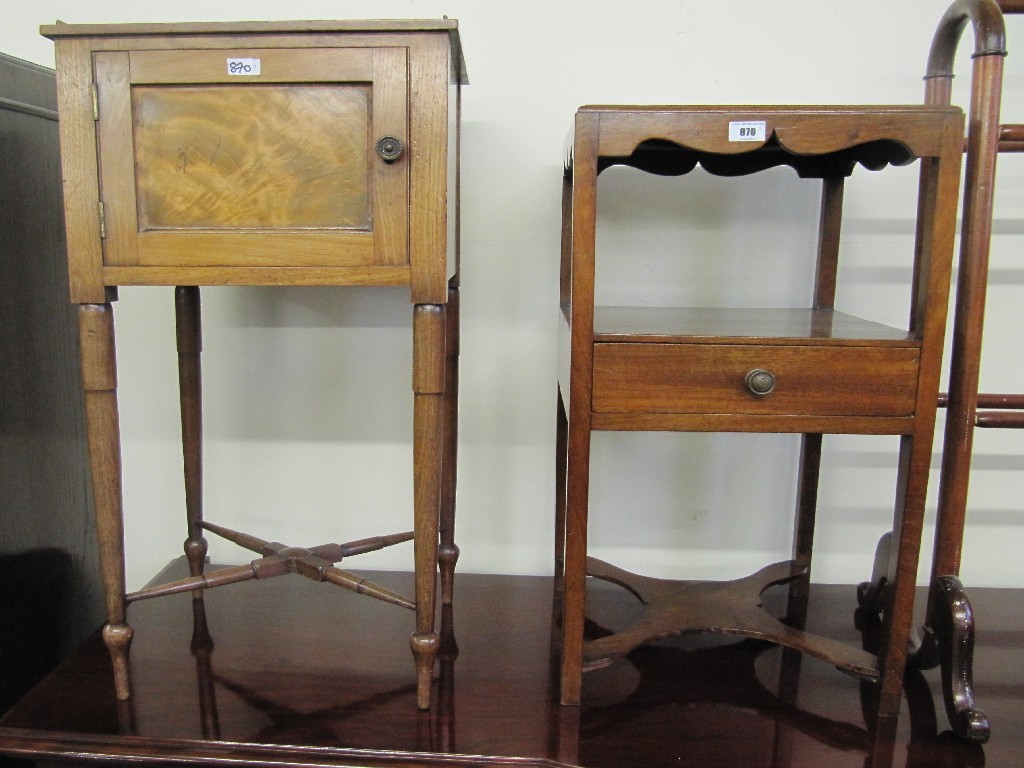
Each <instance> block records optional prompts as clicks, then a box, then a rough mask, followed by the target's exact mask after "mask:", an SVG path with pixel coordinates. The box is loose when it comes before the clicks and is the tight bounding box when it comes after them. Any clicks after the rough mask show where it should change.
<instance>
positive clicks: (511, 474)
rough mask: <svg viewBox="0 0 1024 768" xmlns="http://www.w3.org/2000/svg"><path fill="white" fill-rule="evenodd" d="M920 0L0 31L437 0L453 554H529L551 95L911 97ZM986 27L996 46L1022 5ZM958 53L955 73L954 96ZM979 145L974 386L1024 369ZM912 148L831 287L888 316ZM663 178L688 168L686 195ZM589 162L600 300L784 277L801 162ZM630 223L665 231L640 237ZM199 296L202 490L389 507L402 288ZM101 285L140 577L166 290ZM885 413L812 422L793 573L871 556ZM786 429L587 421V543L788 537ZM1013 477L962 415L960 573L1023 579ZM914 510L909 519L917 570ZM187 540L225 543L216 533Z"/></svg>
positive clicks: (1017, 198) (165, 485) (215, 505)
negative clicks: (799, 562) (454, 37)
mask: <svg viewBox="0 0 1024 768" xmlns="http://www.w3.org/2000/svg"><path fill="white" fill-rule="evenodd" d="M946 4H947V3H946V0H908V1H906V2H893V1H892V0H860V1H859V2H856V3H852V2H849V1H848V0H841V1H840V0H820V1H817V2H807V1H804V2H799V1H798V0H776V2H773V3H753V2H717V3H692V2H684V1H683V0H657V1H655V2H639V3H631V4H624V3H614V2H609V1H608V0H600V1H597V2H574V3H560V2H554V1H553V0H544V1H543V2H541V1H539V0H519V1H518V2H515V3H500V4H499V3H486V2H479V1H477V2H472V1H470V0H449V1H448V2H437V1H435V0H423V1H422V2H412V1H411V0H373V1H372V2H371V1H369V0H366V1H352V2H343V1H339V0H331V1H330V2H328V1H327V0H293V1H292V2H290V3H287V4H282V3H277V2H273V3H272V2H268V1H267V0H249V2H247V3H239V2H237V1H235V2H227V1H226V0H202V1H201V2H200V1H199V0H177V2H174V3H140V2H137V0H136V1H134V2H127V1H125V0H73V1H72V0H34V2H32V3H8V4H7V5H6V7H5V10H4V13H3V18H4V24H3V26H2V27H0V50H3V51H4V52H6V53H9V54H12V55H15V56H20V57H22V58H26V59H30V60H32V61H36V62H39V63H42V64H46V65H50V66H52V64H53V57H52V48H51V44H50V42H49V41H47V40H45V39H43V38H41V37H39V36H38V34H37V28H38V25H39V24H41V23H51V22H53V21H54V20H57V19H61V20H64V21H68V22H128V21H201V20H230V19H281V18H343V17H347V18H364V17H365V18H381V17H392V18H407V17H411V18H420V17H437V16H440V15H442V14H447V15H448V16H450V17H452V18H458V19H459V21H460V27H461V30H462V36H463V43H464V47H465V53H466V57H467V61H468V66H469V73H470V79H471V83H472V84H471V85H470V86H469V88H468V89H467V90H466V91H465V96H464V105H465V106H464V130H463V136H464V142H465V147H464V158H463V159H464V177H463V178H464V182H463V190H464V193H463V200H464V209H463V222H464V230H463V254H464V258H463V348H462V397H461V423H462V431H461V435H460V452H461V453H460V461H459V479H460V487H459V519H458V541H459V543H460V545H461V547H462V551H463V556H462V561H461V566H460V567H461V568H462V570H465V571H481V572H511V573H549V572H550V568H551V566H550V552H551V550H552V496H553V482H554V480H553V452H554V445H553V444H554V400H555V390H554V376H555V362H556V360H555V358H556V351H555V338H556V327H557V314H556V303H557V261H558V241H559V195H560V183H561V182H560V171H561V152H562V144H563V140H564V137H565V135H566V131H567V129H568V127H569V123H570V119H571V116H572V114H573V112H574V110H575V108H576V107H577V106H579V105H581V104H585V103H712V104H713V103H748V104H750V103H753V104H756V103H844V102H845V103H884V102H918V101H919V100H920V98H921V94H922V91H923V86H922V83H921V78H920V75H921V73H922V71H923V68H924V64H925V59H926V54H927V51H928V46H929V42H930V39H931V34H932V31H933V29H934V25H935V23H936V22H937V20H938V18H939V17H940V16H941V14H942V12H943V10H944V9H945V6H946ZM1009 28H1010V45H1011V51H1013V50H1015V49H1014V46H1013V41H1014V40H1024V19H1020V20H1013V19H1011V20H1010V24H1009ZM970 45H971V44H970V42H966V43H965V44H964V46H962V48H961V51H960V56H959V57H958V58H959V59H960V62H959V67H958V71H959V72H962V73H963V72H966V71H967V67H968V65H969V53H970ZM1021 61H1024V58H1021V57H1011V58H1010V59H1009V61H1008V72H1007V79H1006V91H1005V93H1006V96H1005V100H1006V103H1007V104H1008V107H1007V109H1006V110H1005V112H1006V115H1007V119H1017V120H1024V108H1022V109H1020V110H1016V115H1015V110H1014V107H1015V106H1016V105H1018V104H1022V103H1024V99H1022V98H1021V96H1024V79H1022V75H1021V73H1022V72H1024V69H1022V67H1024V64H1021V63H1020V62H1021ZM966 80H967V78H964V77H961V78H960V79H959V82H960V85H959V86H958V91H957V93H958V99H959V101H960V103H963V101H964V93H963V88H964V87H965V86H966ZM1000 162H1001V172H1000V176H999V184H998V187H999V194H1000V196H999V199H998V203H997V207H996V219H997V221H996V237H995V241H994V252H993V267H994V272H993V276H992V283H993V288H992V292H991V300H990V308H991V312H990V316H989V318H990V320H989V329H988V331H989V332H988V336H987V341H986V344H987V357H986V362H985V366H984V370H983V379H984V383H985V387H986V388H988V389H995V390H1011V391H1012V390H1013V389H1014V388H1017V383H1018V382H1019V381H1020V380H1021V378H1022V377H1021V373H1022V372H1024V371H1022V368H1024V365H1022V363H1021V359H1020V355H1019V354H1018V350H1019V346H1018V344H1017V343H1015V338H1016V320H1015V318H1014V316H1013V315H1012V309H1013V308H1014V307H1015V306H1019V305H1020V304H1021V301H1022V298H1024V270H1022V268H1021V265H1020V262H1019V261H1015V260H1014V254H1015V251H1016V250H1018V249H1019V246H1020V244H1021V236H1022V235H1024V227H1022V225H1021V219H1020V217H1019V214H1018V211H1019V210H1020V203H1021V202H1022V195H1024V179H1022V171H1024V168H1022V166H1021V162H1022V161H1021V160H1020V159H1019V158H1018V157H1016V156H1009V157H1005V158H1004V159H1002V160H1001V161H1000ZM915 174H916V168H914V169H910V170H901V171H896V172H895V173H892V174H885V175H873V174H869V173H867V172H865V171H859V172H857V173H856V174H855V177H854V180H853V183H852V184H851V185H850V186H849V192H848V203H847V216H848V225H847V230H846V237H845V241H844V251H843V259H842V263H843V270H842V273H841V280H842V281H843V285H844V290H843V292H842V298H841V306H842V307H843V308H847V309H855V310H856V311H857V312H858V313H863V314H866V315H868V316H870V317H872V318H874V319H880V320H889V321H891V322H893V323H896V324H901V323H903V320H904V317H905V315H906V298H905V296H906V290H905V282H906V279H907V276H908V264H909V253H910V250H909V249H910V244H911V235H912V221H911V215H912V211H911V209H910V208H908V207H903V206H901V201H902V200H903V199H905V198H906V197H907V196H908V194H912V192H913V191H914V186H915V180H914V176H915ZM687 188H690V189H696V190H698V198H697V202H696V203H694V202H692V201H691V203H690V205H689V206H684V204H683V203H682V202H681V198H679V195H680V194H681V193H682V191H683V190H685V189H687ZM633 191H636V192H637V193H638V194H635V195H628V196H627V193H630V192H633ZM602 192H603V197H602V208H601V221H602V227H601V230H600V233H599V250H600V258H601V263H602V266H605V267H606V268H607V270H606V272H605V273H604V275H605V277H604V278H603V279H602V280H601V282H600V285H599V288H598V292H599V295H600V296H601V297H603V298H604V299H605V300H606V301H618V300H622V301H627V300H640V301H645V302H648V303H651V304H659V303H669V302H672V301H678V300H689V301H698V302H700V303H706V304H719V305H725V306H730V305H742V304H745V303H754V304H760V305H770V304H775V305H794V306H795V305H801V304H804V303H805V302H806V300H807V297H808V294H809V290H810V280H811V271H812V270H811V255H812V252H813V247H814V240H815V233H814V229H815V224H816V212H815V208H816V203H817V196H818V190H817V185H816V184H814V183H811V182H798V181H797V180H796V179H795V177H794V176H793V174H792V173H790V172H788V171H782V170H780V171H777V172H771V173H768V174H765V175H763V176H761V177H757V178H754V179H748V180H747V182H746V183H743V182H736V181H735V180H731V181H730V180H719V179H708V178H704V179H700V178H696V177H695V178H693V179H691V177H685V178H684V179H682V180H679V179H675V180H671V179H670V180H664V179H644V178H641V177H640V176H639V175H638V174H636V173H633V172H629V171H625V172H620V171H618V170H616V171H612V172H609V174H608V175H607V177H606V178H605V179H604V180H603V182H602ZM655 195H656V196H655ZM638 222H639V223H642V225H643V228H642V229H638V227H637V226H636V224H637V223H638ZM649 246H651V248H649ZM654 246H657V247H658V248H660V249H661V250H662V251H665V250H667V251H669V253H667V254H666V255H664V256H661V257H658V256H656V255H646V254H648V253H649V252H652V253H653V252H654V251H656V250H657V248H653V247H654ZM637 254H644V255H643V256H638V255H637ZM616 263H618V264H619V265H620V266H619V268H616V267H615V264H616ZM621 265H625V266H626V267H628V268H624V267H623V266H621ZM641 278H642V279H643V281H644V285H640V284H639V282H640V279H641ZM627 297H632V298H627ZM204 309H205V316H204V324H205V334H206V335H205V354H204V365H205V375H206V380H205V384H206V402H205V411H206V420H207V421H206V438H207V449H206V460H207V480H206V498H207V516H208V519H210V520H213V521H216V522H219V523H222V524H224V525H228V526H232V527H240V528H243V529H245V530H248V531H250V532H252V533H255V534H257V535H260V536H263V537H264V538H268V539H276V540H279V541H286V542H290V543H295V544H299V545H305V544H316V543H321V542H323V541H332V540H333V541H342V540H347V539H351V538H356V537H359V536H364V535H371V534H373V533H384V532H391V531H397V530H402V529H404V528H407V527H409V519H410V514H409V508H410V504H411V472H410V449H409V439H410V427H409V423H410V420H411V397H410V395H409V383H408V382H409V372H408V365H409V359H410V356H411V345H410V333H409V328H408V317H409V310H408V303H407V296H406V294H405V293H404V292H403V291H400V290H391V289H359V290H356V289H341V290H332V289H230V288H218V289H212V288H211V289H206V290H205V291H204ZM116 314H117V319H118V322H117V332H118V334H119V369H120V377H121V389H120V397H121V408H122V430H123V438H124V464H125V481H124V491H125V506H126V518H127V522H126V527H127V539H128V541H127V550H128V578H129V584H130V586H132V587H137V586H139V585H140V584H141V583H143V582H144V581H145V580H147V579H148V578H149V577H150V576H152V575H153V573H155V571H156V569H157V568H158V567H159V566H161V565H162V564H163V563H165V562H166V561H167V560H169V559H171V558H172V557H175V556H177V554H178V553H179V552H180V543H181V540H182V538H183V531H184V524H183V517H184V515H183V512H182V505H183V501H182V492H181V490H180V479H179V478H180V449H179V447H178V422H177V412H176V397H177V395H176V378H175V373H174V366H175V355H174V346H173V313H172V296H171V290H170V289H155V288H147V289H143V288H128V289H122V291H121V300H120V301H119V302H118V304H117V308H116ZM895 442H896V441H895V438H874V439H872V438H863V437H861V438H835V439H830V440H828V441H827V443H826V446H827V447H826V456H825V468H824V471H823V477H822V481H823V487H822V493H821V511H820V515H819V525H818V531H819V533H818V539H817V550H816V553H817V554H816V562H815V568H816V578H817V579H819V580H822V581H842V582H854V581H858V580H860V579H862V578H865V577H866V576H867V575H868V574H869V571H870V566H871V559H872V553H873V549H874V544H875V541H876V540H877V538H878V536H879V534H880V533H881V532H882V531H883V530H885V529H886V528H887V527H888V525H889V523H890V520H891V507H892V502H893V488H892V481H893V477H894V472H893V469H892V467H893V464H894V459H895ZM796 451H797V440H796V438H795V437H792V436H773V435H746V436H742V435H740V436H735V435H697V436H690V435H675V434H654V435H647V434H598V435H597V436H596V438H595V450H594V490H593V492H592V497H593V509H592V541H593V547H594V549H595V552H596V553H597V554H599V555H602V556H604V557H606V558H609V559H613V560H614V561H616V562H618V563H620V564H622V565H624V566H626V567H631V568H636V569H641V570H646V571H647V572H649V573H652V574H653V575H665V576H671V575H681V576H696V577H735V576H740V575H743V574H745V573H747V572H749V571H751V570H753V569H755V568H758V567H760V566H761V565H763V564H765V563H766V562H769V561H772V560H775V559H782V558H785V557H787V556H788V550H789V537H790V528H791V519H792V507H793V501H792V494H793V485H794V482H795V459H796ZM936 466H937V464H936ZM1022 479H1024V444H1022V443H1021V437H1020V435H1019V434H1015V433H1012V432H995V433H981V434H979V436H978V439H977V454H976V457H975V474H974V478H973V485H972V496H971V514H970V519H969V530H968V534H967V541H966V545H965V553H964V563H963V575H964V578H965V580H966V581H967V583H968V584H970V585H1003V586H1018V587H1019V586H1024V568H1022V566H1021V565H1020V564H1019V559H1018V558H1017V557H1016V555H1017V553H1018V552H1019V551H1021V550H1022V549H1024V511H1022V510H1021V509H1020V508H1019V506H1020V505H1019V499H1020V497H1021V494H1020V490H1021V487H1022ZM934 497H935V493H934V492H933V493H932V494H931V496H930V500H929V501H930V507H931V508H932V511H931V512H930V516H929V519H931V515H932V514H933V508H934V503H935V499H934ZM930 536H931V531H930V529H929V530H928V531H926V537H928V541H926V543H925V547H924V549H925V550H926V555H925V558H924V561H923V562H922V574H926V573H927V565H928V554H929V553H930ZM408 546H409V545H405V547H408ZM212 555H213V557H214V558H215V559H217V560H220V561H244V560H246V559H248V558H247V556H246V554H245V553H243V552H240V551H239V550H237V549H235V548H233V547H231V546H230V545H227V546H226V545H223V544H215V545H214V547H213V549H212ZM410 558H411V552H410V551H409V550H408V549H406V548H404V547H400V548H398V549H396V550H392V551H391V552H390V553H388V554H383V555H380V556H375V557H374V558H373V559H366V560H364V561H363V563H364V565H367V566H371V565H372V566H378V567H386V568H406V567H409V565H410ZM352 565H353V566H354V565H355V563H353V564H352Z"/></svg>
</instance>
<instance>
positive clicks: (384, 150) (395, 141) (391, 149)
mask: <svg viewBox="0 0 1024 768" xmlns="http://www.w3.org/2000/svg"><path fill="white" fill-rule="evenodd" d="M404 151H405V145H404V144H402V140H401V139H399V138H397V137H395V136H382V137H381V138H380V139H379V140H378V141H377V154H378V155H380V159H381V160H383V161H384V162H385V163H393V162H395V161H396V160H397V159H398V158H400V157H401V156H402V152H404Z"/></svg>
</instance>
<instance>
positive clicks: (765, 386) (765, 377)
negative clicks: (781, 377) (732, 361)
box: [744, 368, 775, 397]
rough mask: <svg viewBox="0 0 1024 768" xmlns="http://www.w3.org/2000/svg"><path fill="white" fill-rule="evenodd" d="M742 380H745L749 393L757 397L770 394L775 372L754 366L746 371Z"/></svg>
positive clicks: (773, 384) (773, 385) (773, 387)
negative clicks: (745, 375)
mask: <svg viewBox="0 0 1024 768" xmlns="http://www.w3.org/2000/svg"><path fill="white" fill-rule="evenodd" d="M744 381H746V384H747V389H749V390H750V393H751V394H753V395H757V396H758V397H764V396H765V395H770V394H771V392H772V390H773V389H775V374H774V373H772V372H770V371H766V370H764V369H763V368H755V369H754V370H752V371H750V372H748V373H747V377H746V379H744Z"/></svg>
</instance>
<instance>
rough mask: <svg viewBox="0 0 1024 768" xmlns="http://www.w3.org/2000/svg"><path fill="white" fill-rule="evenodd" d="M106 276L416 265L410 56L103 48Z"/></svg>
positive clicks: (99, 64)
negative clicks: (389, 146) (400, 147)
mask: <svg viewBox="0 0 1024 768" xmlns="http://www.w3.org/2000/svg"><path fill="white" fill-rule="evenodd" d="M94 65H95V74H96V92H97V131H98V146H99V164H100V187H101V197H102V205H103V220H104V230H105V231H104V262H105V264H106V265H107V266H119V267H125V266H140V267H176V266H191V267H198V266H207V267H208V266H213V267H217V266H223V267H231V266H236V267H238V266H247V267H251V266H305V267H334V266H346V267H359V266H403V265H407V264H408V248H407V245H406V243H407V238H408V194H409V192H408V190H409V178H408V177H409V173H408V167H409V158H408V151H407V150H406V151H405V152H404V153H403V154H402V155H401V156H399V158H398V159H397V160H393V161H391V162H386V161H385V160H383V159H381V158H380V157H378V155H377V152H376V150H375V147H376V144H377V141H378V140H379V139H380V138H381V137H383V136H394V137H395V138H397V139H399V140H400V141H401V142H403V143H408V139H407V131H408V128H407V126H408V120H407V106H406V105H407V83H406V77H407V76H406V69H407V67H406V49H404V48H344V49H316V48H291V49H289V48H277V49H228V50H156V51H130V52H97V53H96V54H95V55H94Z"/></svg>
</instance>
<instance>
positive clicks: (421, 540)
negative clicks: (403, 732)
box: [410, 304, 446, 709]
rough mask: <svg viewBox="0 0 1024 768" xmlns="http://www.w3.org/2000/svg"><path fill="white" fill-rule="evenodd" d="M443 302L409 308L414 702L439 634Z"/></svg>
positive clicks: (426, 696)
mask: <svg viewBox="0 0 1024 768" xmlns="http://www.w3.org/2000/svg"><path fill="white" fill-rule="evenodd" d="M445 324H446V323H445V307H444V305H443V304H418V305H416V308H415V309H414V311H413V393H414V397H415V402H414V412H413V485H414V491H413V493H414V502H413V503H414V513H413V514H414V524H413V527H414V530H415V540H414V548H415V560H416V631H415V633H413V636H412V638H411V640H410V644H411V645H412V652H413V657H414V658H415V660H416V703H417V705H418V706H419V708H420V709H429V707H430V687H431V676H432V674H433V669H434V659H435V658H436V657H437V651H438V648H439V646H440V643H441V641H440V638H439V637H438V634H437V633H436V632H435V631H434V607H435V603H436V599H437V555H438V524H439V523H438V517H439V507H440V502H441V464H442V461H441V453H442V449H443V439H444V425H443V422H444V375H445V351H444V337H445Z"/></svg>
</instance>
